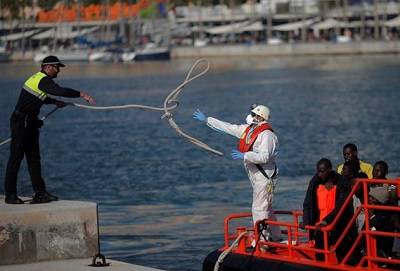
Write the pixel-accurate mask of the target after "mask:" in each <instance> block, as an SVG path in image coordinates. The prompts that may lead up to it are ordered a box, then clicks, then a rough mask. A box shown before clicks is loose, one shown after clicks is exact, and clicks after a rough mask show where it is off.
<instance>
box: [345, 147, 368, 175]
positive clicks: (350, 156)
mask: <svg viewBox="0 0 400 271" xmlns="http://www.w3.org/2000/svg"><path fill="white" fill-rule="evenodd" d="M343 158H344V161H345V162H347V161H351V162H355V163H356V165H357V166H358V172H364V173H365V174H367V176H368V179H371V178H372V165H371V164H369V163H366V162H364V161H361V160H360V159H358V150H357V146H356V145H355V144H353V143H348V144H346V145H344V146H343ZM342 171H343V164H340V165H339V166H338V168H337V172H338V173H339V174H342Z"/></svg>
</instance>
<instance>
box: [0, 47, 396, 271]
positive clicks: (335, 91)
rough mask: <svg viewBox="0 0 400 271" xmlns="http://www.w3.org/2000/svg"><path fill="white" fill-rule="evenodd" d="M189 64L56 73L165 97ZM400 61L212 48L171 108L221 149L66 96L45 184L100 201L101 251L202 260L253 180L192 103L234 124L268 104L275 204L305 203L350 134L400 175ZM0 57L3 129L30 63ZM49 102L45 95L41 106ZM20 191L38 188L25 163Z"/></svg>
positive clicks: (2, 156)
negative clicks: (273, 135)
mask: <svg viewBox="0 0 400 271" xmlns="http://www.w3.org/2000/svg"><path fill="white" fill-rule="evenodd" d="M193 63H194V59H187V58H184V59H178V60H171V61H167V62H142V63H136V64H135V65H121V64H118V63H111V64H108V65H105V64H102V63H90V64H79V63H71V64H69V65H67V67H65V68H64V69H63V71H62V73H61V74H60V76H59V78H58V81H59V82H60V84H64V85H67V86H70V87H74V88H80V89H85V90H87V91H88V92H89V91H90V93H91V94H93V95H94V96H95V97H96V98H97V102H98V105H99V106H101V105H117V104H127V103H141V104H147V105H154V106H159V105H161V104H162V102H163V99H164V98H165V97H166V96H167V95H168V94H169V93H170V91H171V90H172V89H174V88H176V86H177V85H179V84H180V83H181V82H182V80H183V79H184V78H185V75H186V73H187V71H188V69H190V67H191V66H192V64H193ZM399 63H400V60H399V56H398V55H370V56H367V55H342V56H331V57H328V56H309V57H294V58H291V57H272V58H261V57H253V58H250V57H246V58H244V57H230V58H223V57H221V58H213V59H210V70H209V72H208V73H207V74H205V75H204V76H203V77H202V78H200V79H199V80H198V81H196V82H193V83H192V84H190V85H188V86H186V87H185V91H184V92H183V93H182V94H181V96H180V97H181V98H180V106H179V107H178V108H177V109H176V110H175V111H174V118H176V122H177V123H178V125H179V126H180V127H181V128H182V129H184V131H187V132H189V133H190V134H191V135H193V136H195V137H197V138H199V139H202V140H204V141H205V142H207V143H209V144H210V145H211V146H212V147H214V148H216V149H218V150H220V151H222V152H223V153H224V154H225V156H224V157H223V158H220V157H218V156H215V155H210V154H209V153H208V152H204V151H203V150H201V149H199V148H198V147H196V146H195V145H192V144H190V143H189V142H187V141H186V140H185V139H184V138H182V137H180V136H178V135H177V134H176V132H175V131H174V130H173V129H171V128H170V126H169V125H168V124H167V123H166V122H165V120H162V119H160V117H161V115H162V114H160V113H157V112H147V111H141V110H135V109H132V110H128V109H127V110H116V111H108V112H94V111H90V110H85V109H79V108H74V107H66V108H64V109H61V110H59V112H57V113H55V114H53V115H52V116H51V117H49V118H48V120H46V122H45V125H44V127H43V128H42V129H41V136H42V141H41V144H42V152H41V155H42V163H43V165H44V168H43V171H44V174H45V176H46V181H47V185H48V189H49V191H51V192H53V193H54V194H55V195H57V196H59V197H60V198H61V199H62V200H73V201H90V202H96V203H97V204H98V206H99V225H100V241H101V248H102V253H103V254H104V255H105V256H106V258H107V259H110V260H117V261H122V262H126V263H132V264H136V265H141V266H147V267H151V268H157V269H162V270H190V271H198V270H201V266H202V262H203V260H204V258H205V257H206V255H207V254H208V253H209V252H210V251H212V250H214V249H216V248H218V247H220V246H222V245H223V218H224V217H225V216H227V215H228V214H230V213H237V212H248V211H249V210H250V205H251V186H250V184H249V181H248V180H247V179H246V173H245V172H244V170H243V168H242V165H241V163H240V162H237V161H233V160H231V159H230V158H229V152H230V151H231V149H232V148H234V147H235V146H236V141H235V140H234V139H231V138H230V137H225V136H220V135H217V134H216V133H210V132H209V131H208V130H207V129H206V128H205V127H202V125H199V124H197V123H195V122H194V121H193V118H192V113H193V111H194V110H195V109H196V108H200V109H202V110H203V111H204V112H207V113H208V115H210V116H216V117H221V118H222V117H224V118H225V119H227V120H229V121H232V122H236V121H237V122H239V123H240V122H242V121H243V122H244V121H245V117H246V115H247V114H248V107H249V105H251V104H252V103H254V101H261V100H262V101H265V103H268V105H269V106H270V107H271V112H272V114H273V115H272V119H271V123H272V124H273V125H274V126H275V127H274V128H275V129H276V131H277V133H279V137H280V144H281V152H280V159H279V165H280V178H279V183H278V185H277V190H276V196H275V198H274V204H275V206H276V207H275V208H276V209H300V208H301V205H302V201H303V200H304V196H305V192H306V188H307V183H308V182H309V179H310V178H311V176H312V174H313V171H314V167H315V163H316V161H317V160H318V159H319V158H320V157H321V156H322V155H326V156H328V157H330V158H331V159H332V162H333V163H334V164H338V163H340V161H341V160H342V153H341V147H342V145H343V144H345V143H346V142H347V141H349V140H354V141H356V142H357V143H358V146H359V148H360V156H361V157H363V159H365V160H367V161H377V160H379V159H382V158H383V159H385V160H386V161H388V163H389V166H390V169H389V176H391V177H393V178H395V177H397V176H399V175H400V171H399V167H400V165H399V164H398V161H400V159H398V154H399V153H400V150H399V149H398V148H399V146H398V144H397V138H398V131H399V130H400V127H398V122H396V121H394V119H395V118H396V116H397V113H396V110H397V101H398V100H399V92H398V91H397V86H398V85H399V84H400V82H399V77H398V69H399ZM0 67H1V70H2V77H1V78H0V80H1V85H2V86H3V92H2V99H0V108H1V113H0V125H1V128H0V131H1V134H0V138H1V139H6V138H8V137H9V136H10V129H9V116H10V114H11V112H12V111H13V108H14V101H15V100H16V99H17V98H18V95H19V89H20V88H21V84H22V83H23V81H24V79H25V77H26V76H27V75H29V74H31V73H33V72H35V71H36V70H37V69H38V67H37V64H34V63H31V62H29V63H12V64H11V63H8V64H4V63H3V64H1V65H0ZM51 108H52V107H51V106H48V107H44V108H43V112H42V114H43V115H44V114H46V113H47V112H48V111H49V110H51ZM328 109H329V110H328ZM366 120H368V121H366ZM355 127H356V128H355ZM299 131H301V133H300V132H299ZM343 131H346V132H343ZM149 154H152V155H149ZM7 158H8V148H7V147H5V148H3V147H2V148H1V149H0V161H1V162H0V172H3V173H5V170H6V168H5V167H6V161H7ZM1 189H3V186H1V187H0V190H1ZM2 191H3V190H2ZM18 191H19V193H20V195H21V196H25V197H29V198H31V197H32V188H31V183H30V178H29V174H28V172H27V169H26V164H24V163H23V164H22V166H21V171H20V174H19V183H18ZM0 193H1V194H3V192H0ZM27 206H28V207H29V205H28V204H27ZM249 223H250V222H249ZM176 259H179V261H177V260H176ZM88 264H89V263H88Z"/></svg>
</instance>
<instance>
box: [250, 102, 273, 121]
mask: <svg viewBox="0 0 400 271" xmlns="http://www.w3.org/2000/svg"><path fill="white" fill-rule="evenodd" d="M251 112H253V113H254V114H256V115H258V116H260V117H262V118H263V119H264V120H265V121H268V119H269V108H268V107H266V106H265V105H257V106H256V107H255V108H254V109H253V110H251Z"/></svg>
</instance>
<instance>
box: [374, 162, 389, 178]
mask: <svg viewBox="0 0 400 271" xmlns="http://www.w3.org/2000/svg"><path fill="white" fill-rule="evenodd" d="M377 165H381V166H383V168H384V170H385V175H386V174H388V172H389V166H388V164H387V163H386V162H385V161H378V162H376V163H375V165H374V167H375V166H377Z"/></svg>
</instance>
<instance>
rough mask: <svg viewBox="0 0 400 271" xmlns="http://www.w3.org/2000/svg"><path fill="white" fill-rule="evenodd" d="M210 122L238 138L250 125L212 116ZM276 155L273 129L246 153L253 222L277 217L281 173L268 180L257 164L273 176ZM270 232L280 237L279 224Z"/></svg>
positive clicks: (218, 129)
mask: <svg viewBox="0 0 400 271" xmlns="http://www.w3.org/2000/svg"><path fill="white" fill-rule="evenodd" d="M263 123H265V122H261V123H259V124H263ZM207 125H208V126H209V127H211V128H212V129H214V130H217V131H222V132H225V133H227V134H229V135H232V136H235V137H237V138H240V137H241V136H242V135H243V133H244V131H245V129H246V128H247V127H248V125H246V124H243V125H234V124H230V123H227V122H224V121H220V120H218V119H215V118H211V117H208V118H207ZM277 155H278V138H277V136H276V135H275V134H274V133H273V132H272V131H270V130H265V131H263V132H261V133H260V134H259V135H258V136H257V139H256V140H255V142H254V144H253V148H252V150H251V151H249V152H246V153H244V161H243V162H244V167H245V169H246V172H247V175H248V176H249V179H250V182H251V185H252V187H253V204H252V215H253V222H254V223H256V222H257V221H258V220H262V219H270V220H276V216H275V214H274V213H273V210H272V200H273V193H274V188H275V184H276V181H277V173H278V172H276V173H275V176H274V177H273V178H272V179H271V178H270V179H267V178H266V177H265V176H264V175H263V174H262V173H261V172H260V170H259V169H258V168H257V167H256V164H259V165H260V166H261V167H262V168H263V169H264V171H265V172H266V173H267V175H268V176H270V177H271V176H272V175H273V174H274V172H275V170H276V171H277V170H278V168H277V167H276V163H275V160H276V157H277ZM270 233H271V234H272V236H271V237H272V240H279V239H280V238H281V236H280V228H279V226H272V225H271V226H270Z"/></svg>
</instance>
